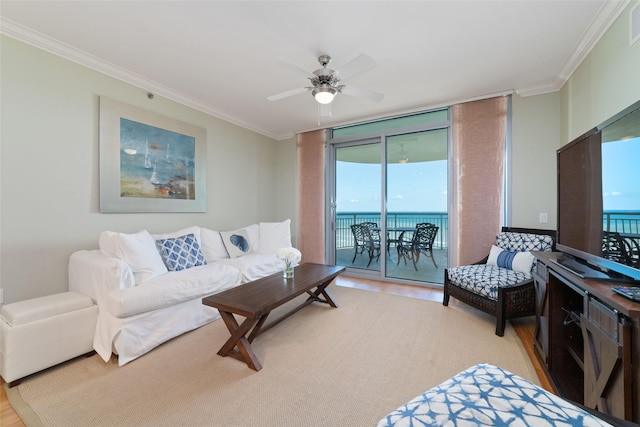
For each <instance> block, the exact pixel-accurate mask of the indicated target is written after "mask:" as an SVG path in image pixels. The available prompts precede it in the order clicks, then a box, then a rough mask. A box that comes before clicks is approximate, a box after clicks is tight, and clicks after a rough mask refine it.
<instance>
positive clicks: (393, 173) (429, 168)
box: [385, 129, 448, 283]
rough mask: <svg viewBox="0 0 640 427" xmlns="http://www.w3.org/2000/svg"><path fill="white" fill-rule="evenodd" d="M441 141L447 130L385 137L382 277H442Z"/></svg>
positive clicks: (443, 198) (443, 149) (444, 166)
mask: <svg viewBox="0 0 640 427" xmlns="http://www.w3.org/2000/svg"><path fill="white" fill-rule="evenodd" d="M447 146H448V129H438V130H430V131H423V132H414V133H407V134H401V135H394V136H389V137H387V138H386V153H387V155H386V189H385V190H386V205H385V206H386V212H387V215H386V218H387V220H386V235H387V237H388V240H387V255H388V256H387V257H386V258H385V262H386V276H387V277H393V278H396V279H406V280H416V281H420V282H430V283H442V282H443V278H444V268H445V267H446V266H447V244H446V242H447V230H448V215H447V204H448V201H447V194H448V192H447V182H448V180H447V176H448V171H447ZM427 224H429V225H427Z"/></svg>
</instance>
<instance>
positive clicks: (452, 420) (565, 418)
mask: <svg viewBox="0 0 640 427" xmlns="http://www.w3.org/2000/svg"><path fill="white" fill-rule="evenodd" d="M406 426H433V427H435V426H504V427H539V426H548V427H566V426H582V427H596V426H598V427H601V426H607V427H612V426H611V424H608V423H606V422H604V421H602V420H601V419H599V418H597V417H595V416H593V415H591V414H590V413H588V412H586V411H585V410H583V409H581V408H579V407H577V406H575V405H573V404H572V403H571V402H569V401H567V400H564V399H562V398H561V397H558V396H556V395H554V394H552V393H549V392H547V391H546V390H544V389H542V388H541V387H539V386H537V385H535V384H533V383H531V382H530V381H527V380H526V379H524V378H522V377H519V376H518V375H515V374H513V373H511V372H509V371H506V370H504V369H502V368H499V367H497V366H494V365H491V364H488V363H481V364H479V365H476V366H472V367H470V368H469V369H467V370H465V371H462V372H460V373H459V374H457V375H456V376H454V377H452V378H449V379H448V380H446V381H445V382H443V383H442V384H440V385H438V386H436V387H434V388H432V389H430V390H427V391H426V392H424V393H423V394H421V395H419V396H417V397H416V398H414V399H413V400H411V401H409V402H408V403H406V404H405V405H403V406H401V407H399V408H398V409H396V410H395V411H393V412H391V413H389V414H388V415H387V416H386V417H384V418H383V419H381V420H380V422H379V423H378V426H377V427H406Z"/></svg>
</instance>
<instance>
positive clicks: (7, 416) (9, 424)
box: [0, 275, 554, 427]
mask: <svg viewBox="0 0 640 427" xmlns="http://www.w3.org/2000/svg"><path fill="white" fill-rule="evenodd" d="M335 284H336V285H338V286H346V287H351V288H358V289H366V290H370V291H377V292H386V293H390V294H394V295H402V296H407V297H412V298H420V299H424V300H428V301H435V302H442V291H441V290H440V289H438V288H428V287H424V286H409V285H403V284H396V283H390V282H382V281H377V280H369V279H361V278H354V277H348V276H344V275H342V276H339V277H338V278H337V279H336V283H335ZM450 304H462V303H460V302H458V301H457V300H456V299H454V298H452V299H451V301H450ZM511 324H512V325H513V327H514V329H515V331H516V333H517V334H518V336H519V337H520V339H521V340H522V343H523V345H524V347H525V349H526V350H527V353H528V354H529V357H530V358H531V362H532V363H533V366H534V367H535V369H536V373H537V374H538V378H539V379H540V384H541V385H542V387H543V388H544V389H546V390H548V391H551V392H553V391H554V390H553V388H552V386H551V383H550V381H549V379H548V378H547V376H546V373H545V371H544V369H543V368H542V365H541V364H540V362H539V360H538V358H537V356H536V355H535V353H534V348H533V342H534V340H533V333H534V329H535V325H534V319H533V317H527V318H522V319H516V320H513V321H512V322H511ZM0 385H1V387H0V388H1V390H0V426H2V427H24V425H25V424H24V423H23V422H22V420H21V419H20V417H19V416H18V415H17V414H16V412H15V411H14V410H13V408H12V407H11V405H9V401H8V400H7V393H6V392H5V389H4V381H1V383H0Z"/></svg>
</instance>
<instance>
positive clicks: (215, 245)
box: [200, 227, 229, 262]
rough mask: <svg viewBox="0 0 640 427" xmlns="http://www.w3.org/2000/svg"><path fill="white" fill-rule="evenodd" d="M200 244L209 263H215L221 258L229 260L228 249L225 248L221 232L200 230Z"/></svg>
mask: <svg viewBox="0 0 640 427" xmlns="http://www.w3.org/2000/svg"><path fill="white" fill-rule="evenodd" d="M200 244H201V249H202V253H203V254H204V259H205V260H207V262H214V261H215V260H217V259H220V258H229V253H228V252H227V248H225V246H224V242H223V241H222V236H221V235H220V232H219V231H214V230H209V229H208V228H204V227H201V228H200Z"/></svg>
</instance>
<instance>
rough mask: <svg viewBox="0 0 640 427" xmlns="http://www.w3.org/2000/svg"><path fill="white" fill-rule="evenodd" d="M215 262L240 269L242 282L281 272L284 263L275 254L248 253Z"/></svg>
mask: <svg viewBox="0 0 640 427" xmlns="http://www.w3.org/2000/svg"><path fill="white" fill-rule="evenodd" d="M217 262H219V263H223V264H226V265H230V266H232V267H235V268H237V269H238V270H240V272H241V274H242V283H247V282H251V281H253V280H257V279H260V278H262V277H265V276H269V275H271V274H274V273H278V272H281V271H282V270H283V268H284V263H283V262H282V260H280V259H278V257H277V256H276V255H275V254H249V255H244V256H241V257H237V258H225V259H220V260H218V261H217Z"/></svg>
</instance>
